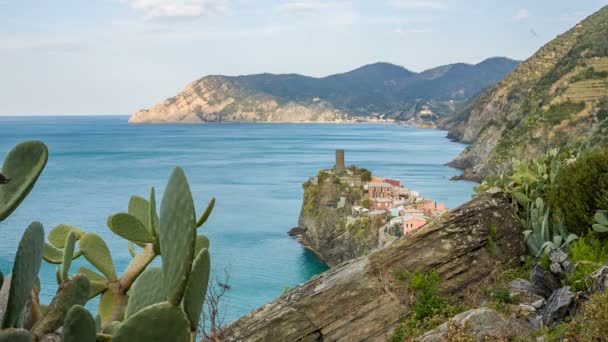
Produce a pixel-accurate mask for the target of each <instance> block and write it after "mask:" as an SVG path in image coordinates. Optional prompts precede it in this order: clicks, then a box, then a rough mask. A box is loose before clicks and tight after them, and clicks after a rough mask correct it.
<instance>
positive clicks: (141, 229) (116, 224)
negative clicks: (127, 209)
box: [108, 207, 155, 243]
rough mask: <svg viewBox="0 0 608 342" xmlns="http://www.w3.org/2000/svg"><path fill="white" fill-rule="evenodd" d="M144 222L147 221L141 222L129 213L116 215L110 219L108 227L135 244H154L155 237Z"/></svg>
mask: <svg viewBox="0 0 608 342" xmlns="http://www.w3.org/2000/svg"><path fill="white" fill-rule="evenodd" d="M146 209H147V207H146ZM146 213H147V211H146ZM146 220H147V218H146ZM144 222H147V221H141V220H140V219H139V218H138V217H135V216H133V215H131V214H127V213H119V214H114V215H112V216H110V217H108V227H109V228H110V230H111V231H113V232H114V233H115V234H116V235H118V236H120V237H122V238H125V239H127V240H129V241H134V242H143V243H148V242H154V240H155V239H154V236H152V234H150V232H149V230H148V228H146V226H145V224H144Z"/></svg>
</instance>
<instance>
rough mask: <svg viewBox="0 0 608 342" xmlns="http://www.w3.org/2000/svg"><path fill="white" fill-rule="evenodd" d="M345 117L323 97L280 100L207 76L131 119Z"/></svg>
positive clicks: (329, 119)
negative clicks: (308, 100)
mask: <svg viewBox="0 0 608 342" xmlns="http://www.w3.org/2000/svg"><path fill="white" fill-rule="evenodd" d="M345 117H346V114H345V113H344V112H342V111H339V110H337V109H335V108H333V107H332V106H331V105H329V104H328V103H326V102H324V101H320V100H319V101H311V103H307V104H304V103H298V102H294V101H280V100H279V99H277V98H274V97H273V96H271V95H269V94H266V93H264V92H261V91H254V90H252V89H250V88H249V87H248V86H247V85H246V84H245V83H243V82H242V81H240V80H238V79H235V78H230V77H224V76H208V77H204V78H202V79H200V80H198V81H196V82H193V83H191V84H189V85H188V86H187V87H186V89H184V90H183V91H182V92H181V93H179V94H178V95H177V96H175V97H172V98H170V99H167V100H165V101H163V102H162V103H159V104H157V105H155V106H153V107H152V108H150V109H142V110H139V111H137V112H135V113H134V114H133V115H132V116H131V118H130V119H129V122H130V123H166V122H181V123H201V122H339V121H341V120H343V119H344V118H345Z"/></svg>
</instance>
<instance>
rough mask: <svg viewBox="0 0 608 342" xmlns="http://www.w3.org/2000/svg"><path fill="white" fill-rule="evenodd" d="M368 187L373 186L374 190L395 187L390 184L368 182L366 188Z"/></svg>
mask: <svg viewBox="0 0 608 342" xmlns="http://www.w3.org/2000/svg"><path fill="white" fill-rule="evenodd" d="M369 186H373V187H376V188H379V187H380V188H393V187H395V186H394V185H392V184H389V183H384V182H369V184H368V187H369Z"/></svg>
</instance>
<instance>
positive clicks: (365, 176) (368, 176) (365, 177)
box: [359, 168, 372, 182]
mask: <svg viewBox="0 0 608 342" xmlns="http://www.w3.org/2000/svg"><path fill="white" fill-rule="evenodd" d="M359 172H360V173H361V180H362V181H364V182H369V181H371V180H372V172H371V171H369V170H368V169H363V168H360V169H359Z"/></svg>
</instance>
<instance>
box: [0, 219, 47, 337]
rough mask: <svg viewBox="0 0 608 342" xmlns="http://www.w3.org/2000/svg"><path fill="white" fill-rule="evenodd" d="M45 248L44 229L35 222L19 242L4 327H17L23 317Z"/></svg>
mask: <svg viewBox="0 0 608 342" xmlns="http://www.w3.org/2000/svg"><path fill="white" fill-rule="evenodd" d="M43 248H44V229H42V225H41V224H40V223H38V222H34V223H32V224H30V225H29V227H27V229H26V230H25V232H24V233H23V237H22V238H21V242H19V247H18V249H17V255H16V256H15V262H14V264H13V273H12V276H11V286H10V290H9V294H8V303H7V305H6V311H5V315H4V319H3V322H2V328H3V329H6V328H13V327H16V326H17V322H18V321H19V319H20V318H21V314H22V313H23V308H24V307H25V303H26V301H27V299H28V297H29V295H30V292H31V291H32V288H33V287H34V284H35V283H36V278H37V277H38V271H39V270H40V264H41V263H42V250H43Z"/></svg>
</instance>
